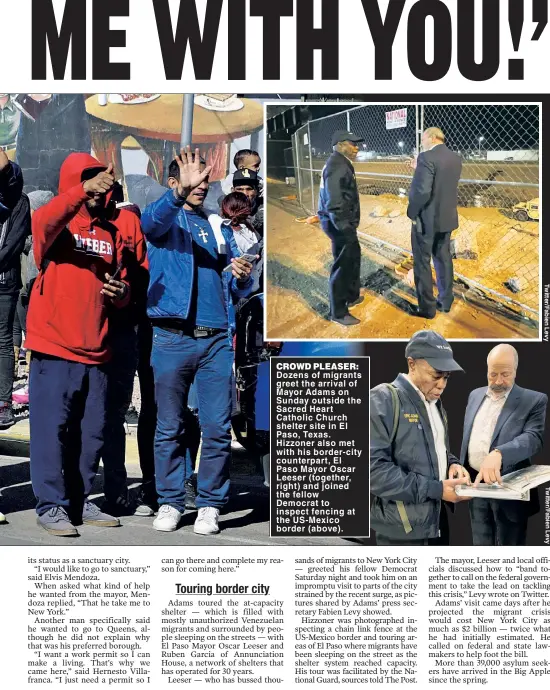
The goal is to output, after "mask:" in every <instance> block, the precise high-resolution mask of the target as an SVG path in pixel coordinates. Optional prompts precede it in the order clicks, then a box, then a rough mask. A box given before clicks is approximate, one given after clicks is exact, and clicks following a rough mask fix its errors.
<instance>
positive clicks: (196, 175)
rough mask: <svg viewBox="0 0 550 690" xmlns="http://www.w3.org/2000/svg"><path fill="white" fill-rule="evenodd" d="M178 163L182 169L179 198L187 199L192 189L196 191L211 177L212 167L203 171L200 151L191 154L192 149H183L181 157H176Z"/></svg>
mask: <svg viewBox="0 0 550 690" xmlns="http://www.w3.org/2000/svg"><path fill="white" fill-rule="evenodd" d="M176 162H177V164H178V167H179V169H180V179H179V184H178V187H177V191H178V194H179V196H181V197H187V196H188V195H189V193H190V192H191V190H192V189H196V188H197V187H198V186H199V185H200V184H201V183H202V182H203V181H204V180H206V178H207V177H208V175H210V171H211V170H212V166H211V165H207V166H206V167H205V168H204V170H201V154H200V150H199V149H198V148H197V149H195V153H194V154H193V153H191V147H190V146H188V147H187V149H181V151H180V155H179V156H176Z"/></svg>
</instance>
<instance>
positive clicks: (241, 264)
mask: <svg viewBox="0 0 550 690" xmlns="http://www.w3.org/2000/svg"><path fill="white" fill-rule="evenodd" d="M259 258H260V257H259V256H258V255H257V256H256V260H258V259H259ZM231 269H232V273H233V275H234V276H235V278H236V279H237V280H246V279H247V278H248V276H249V275H250V273H251V272H252V264H251V263H249V262H248V261H245V260H244V259H243V258H242V256H238V257H234V258H233V259H231Z"/></svg>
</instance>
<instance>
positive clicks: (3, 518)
mask: <svg viewBox="0 0 550 690" xmlns="http://www.w3.org/2000/svg"><path fill="white" fill-rule="evenodd" d="M3 522H7V520H6V516H5V515H4V513H0V525H1V524H2V523H3Z"/></svg>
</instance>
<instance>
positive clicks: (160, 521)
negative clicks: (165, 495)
mask: <svg viewBox="0 0 550 690" xmlns="http://www.w3.org/2000/svg"><path fill="white" fill-rule="evenodd" d="M182 517H183V513H180V511H179V510H178V509H177V508H174V507H173V506H169V505H162V506H160V508H159V513H158V515H157V517H156V518H155V521H154V522H153V527H154V528H155V529H156V530H158V531H159V532H173V531H174V530H175V529H177V527H178V525H179V523H180V520H181V519H182Z"/></svg>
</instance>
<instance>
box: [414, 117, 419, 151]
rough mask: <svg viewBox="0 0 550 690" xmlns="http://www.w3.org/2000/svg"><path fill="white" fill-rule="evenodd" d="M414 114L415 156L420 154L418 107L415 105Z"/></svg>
mask: <svg viewBox="0 0 550 690" xmlns="http://www.w3.org/2000/svg"><path fill="white" fill-rule="evenodd" d="M414 109H415V112H416V130H415V133H414V147H415V149H416V154H417V155H418V154H419V153H420V118H419V112H418V111H419V109H420V106H418V105H415V106H414Z"/></svg>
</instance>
